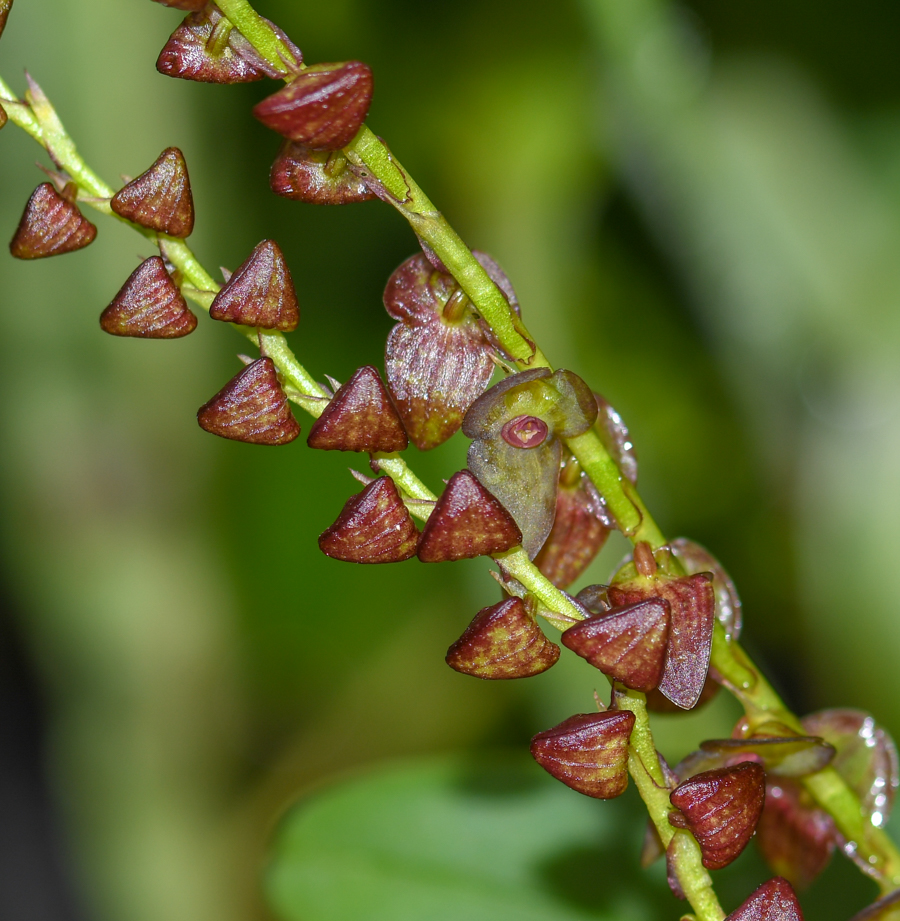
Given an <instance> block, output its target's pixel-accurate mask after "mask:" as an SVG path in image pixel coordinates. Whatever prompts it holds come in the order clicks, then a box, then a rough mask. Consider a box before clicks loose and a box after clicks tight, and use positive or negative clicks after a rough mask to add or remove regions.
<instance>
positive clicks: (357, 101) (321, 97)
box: [253, 61, 372, 150]
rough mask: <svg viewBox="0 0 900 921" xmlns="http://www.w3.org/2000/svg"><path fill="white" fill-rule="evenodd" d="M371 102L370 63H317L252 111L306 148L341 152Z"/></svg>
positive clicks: (362, 120)
mask: <svg viewBox="0 0 900 921" xmlns="http://www.w3.org/2000/svg"><path fill="white" fill-rule="evenodd" d="M371 101H372V71H371V69H370V68H369V66H368V65H367V64H362V63H360V62H359V61H348V62H346V63H344V64H317V65H316V66H315V67H309V68H307V69H306V70H304V71H303V72H302V73H300V74H297V76H296V77H294V79H293V80H292V81H291V82H290V83H289V84H288V85H287V86H286V87H284V89H281V90H279V91H278V92H277V93H273V94H272V95H271V96H268V97H266V98H265V99H263V101H262V102H260V103H257V105H256V106H254V108H253V114H254V115H255V116H256V117H257V118H258V119H259V120H260V121H261V122H262V123H263V124H264V125H265V126H266V127H267V128H271V129H272V130H273V131H277V132H278V133H279V134H281V135H283V136H284V137H286V138H289V139H290V140H292V141H297V143H299V144H302V145H303V146H304V147H310V148H312V149H314V150H338V149H339V148H341V147H346V146H347V145H348V144H349V143H350V142H351V141H352V140H353V138H354V137H356V134H357V132H358V131H359V129H360V128H361V127H362V124H363V122H364V121H365V120H366V114H367V113H368V111H369V104H370V103H371Z"/></svg>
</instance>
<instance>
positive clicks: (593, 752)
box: [531, 710, 634, 799]
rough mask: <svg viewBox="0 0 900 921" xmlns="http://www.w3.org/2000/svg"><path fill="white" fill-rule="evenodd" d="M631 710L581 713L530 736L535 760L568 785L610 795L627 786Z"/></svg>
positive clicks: (600, 795)
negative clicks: (532, 736)
mask: <svg viewBox="0 0 900 921" xmlns="http://www.w3.org/2000/svg"><path fill="white" fill-rule="evenodd" d="M633 728H634V714H633V713H632V712H631V711H630V710H607V711H606V712H604V713H581V714H579V715H577V716H570V717H569V718H568V719H567V720H564V721H563V722H561V723H560V724H559V725H558V726H554V727H553V729H545V730H544V731H543V732H539V733H538V734H537V735H536V736H535V737H534V738H533V739H532V740H531V754H532V757H533V758H534V760H535V761H537V763H538V764H539V765H540V766H541V767H542V768H543V769H544V770H545V771H547V772H548V773H550V774H552V775H553V776H554V777H555V778H556V779H557V780H561V781H562V782H563V783H564V784H565V785H566V786H567V787H571V788H572V789H573V790H577V791H578V792H579V793H584V795H585V796H593V797H595V798H596V799H613V798H614V797H616V796H619V795H620V794H622V793H624V792H625V789H626V787H627V786H628V769H627V764H628V740H629V739H630V738H631V730H632V729H633Z"/></svg>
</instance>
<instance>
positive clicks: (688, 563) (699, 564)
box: [669, 537, 741, 640]
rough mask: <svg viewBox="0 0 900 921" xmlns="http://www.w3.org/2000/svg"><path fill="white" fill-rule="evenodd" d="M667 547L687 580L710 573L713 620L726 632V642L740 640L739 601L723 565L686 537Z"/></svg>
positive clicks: (677, 538)
mask: <svg viewBox="0 0 900 921" xmlns="http://www.w3.org/2000/svg"><path fill="white" fill-rule="evenodd" d="M669 547H670V548H671V550H672V552H673V553H674V554H675V557H676V559H677V560H678V562H679V563H681V565H682V566H683V567H684V571H685V572H686V573H687V574H688V575H689V576H693V575H696V574H697V573H699V572H709V573H712V577H713V589H714V590H715V593H716V619H717V620H718V621H719V623H721V624H722V626H723V627H724V628H725V635H726V636H727V637H728V639H730V640H731V639H734V640H736V639H739V638H740V635H741V599H740V596H739V595H738V593H737V589H736V588H735V585H734V582H733V581H732V580H731V576H729V575H728V573H727V572H726V571H725V569H724V567H723V566H722V564H721V563H720V562H719V561H718V560H717V559H716V558H715V557H714V556H713V555H712V554H711V553H710V552H709V551H708V550H707V549H706V548H705V547H701V546H700V544H698V543H696V541H692V540H689V539H688V538H687V537H676V538H675V540H673V541H671V542H670V544H669Z"/></svg>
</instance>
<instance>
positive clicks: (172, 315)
mask: <svg viewBox="0 0 900 921" xmlns="http://www.w3.org/2000/svg"><path fill="white" fill-rule="evenodd" d="M100 327H101V329H103V331H104V332H106V333H109V334H110V335H111V336H130V337H132V338H135V339H180V338H181V337H182V336H186V335H187V334H188V333H192V332H193V331H194V330H195V329H196V328H197V318H196V317H195V316H194V314H193V313H191V311H190V310H189V309H188V305H187V302H186V301H185V299H184V297H183V296H182V294H181V292H180V291H179V290H178V286H177V285H176V284H175V282H174V281H172V278H171V276H170V275H169V273H168V272H167V271H166V264H165V263H164V262H163V260H162V259H161V258H160V257H159V256H151V257H150V258H149V259H145V260H144V261H143V262H142V263H141V264H140V265H139V266H138V267H137V268H136V269H135V270H134V271H133V272H132V273H131V275H129V276H128V281H126V282H125V284H124V285H122V288H121V289H120V291H119V293H118V294H117V295H116V296H115V297H114V298H113V300H112V303H111V304H110V305H109V306H108V307H107V308H106V310H104V311H103V313H101V314H100Z"/></svg>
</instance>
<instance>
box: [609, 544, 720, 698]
mask: <svg viewBox="0 0 900 921" xmlns="http://www.w3.org/2000/svg"><path fill="white" fill-rule="evenodd" d="M667 559H668V557H667V555H666V554H665V553H660V554H658V561H660V560H661V561H662V562H661V563H660V569H659V571H658V572H657V573H655V574H654V575H652V576H643V575H640V574H639V573H638V572H637V569H636V567H635V566H634V565H633V564H630V565H627V566H624V567H623V568H622V569H621V570H619V572H618V573H617V574H616V576H615V578H614V579H613V584H612V585H610V587H609V589H608V594H609V600H610V601H611V602H612V604H613V605H614V606H615V607H619V606H622V605H628V604H636V603H637V602H639V601H644V600H646V599H649V598H662V599H665V600H666V601H668V602H669V606H670V608H671V621H670V629H669V645H668V648H667V651H666V664H665V668H664V669H663V676H662V680H661V681H660V683H659V690H660V691H661V692H662V693H663V694H664V695H665V696H666V697H667V698H668V699H669V700H670V701H672V703H674V704H676V705H677V706H679V707H681V708H682V709H683V710H690V709H691V708H692V707H694V706H696V704H697V703H698V702H699V700H700V695H701V693H702V692H703V689H704V684H705V682H706V673H707V671H708V670H709V656H710V651H711V649H712V634H713V623H714V620H715V610H716V597H715V592H714V590H713V583H712V576H711V575H710V574H709V573H698V574H697V575H693V576H686V577H680V578H676V577H673V576H671V575H669V574H668V573H667V572H666V571H665V567H663V565H662V563H665V562H666V560H667Z"/></svg>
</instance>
